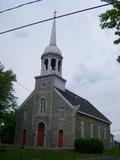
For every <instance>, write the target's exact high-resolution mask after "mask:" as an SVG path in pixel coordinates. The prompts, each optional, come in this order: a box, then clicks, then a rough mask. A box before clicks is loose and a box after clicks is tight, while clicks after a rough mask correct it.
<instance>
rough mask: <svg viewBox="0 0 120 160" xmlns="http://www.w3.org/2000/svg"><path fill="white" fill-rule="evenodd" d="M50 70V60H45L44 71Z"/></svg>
mask: <svg viewBox="0 0 120 160" xmlns="http://www.w3.org/2000/svg"><path fill="white" fill-rule="evenodd" d="M47 69H48V59H45V61H44V70H47Z"/></svg>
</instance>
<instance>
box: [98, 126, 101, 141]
mask: <svg viewBox="0 0 120 160" xmlns="http://www.w3.org/2000/svg"><path fill="white" fill-rule="evenodd" d="M100 138H101V128H100V126H98V139H100Z"/></svg>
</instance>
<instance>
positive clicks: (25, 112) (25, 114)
mask: <svg viewBox="0 0 120 160" xmlns="http://www.w3.org/2000/svg"><path fill="white" fill-rule="evenodd" d="M27 112H28V110H27V109H26V110H24V121H26V120H27Z"/></svg>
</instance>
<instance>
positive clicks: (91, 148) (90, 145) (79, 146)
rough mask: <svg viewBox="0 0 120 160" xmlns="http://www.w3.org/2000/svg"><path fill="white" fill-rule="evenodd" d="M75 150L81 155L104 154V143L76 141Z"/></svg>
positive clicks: (84, 140) (93, 140)
mask: <svg viewBox="0 0 120 160" xmlns="http://www.w3.org/2000/svg"><path fill="white" fill-rule="evenodd" d="M74 147H75V150H76V151H78V152H81V153H100V154H101V153H102V152H103V150H104V145H103V142H102V141H101V140H99V139H83V138H81V139H76V140H75V144H74Z"/></svg>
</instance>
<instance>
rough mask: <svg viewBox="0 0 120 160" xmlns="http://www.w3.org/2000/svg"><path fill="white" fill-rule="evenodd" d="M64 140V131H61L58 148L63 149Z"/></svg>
mask: <svg viewBox="0 0 120 160" xmlns="http://www.w3.org/2000/svg"><path fill="white" fill-rule="evenodd" d="M63 138H64V135H63V130H62V129H60V130H59V135H58V147H63Z"/></svg>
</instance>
